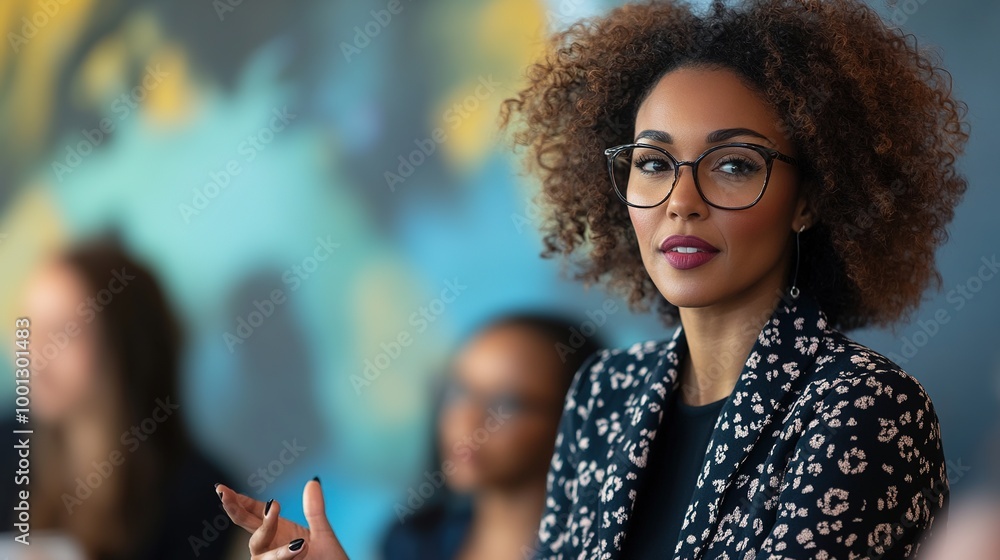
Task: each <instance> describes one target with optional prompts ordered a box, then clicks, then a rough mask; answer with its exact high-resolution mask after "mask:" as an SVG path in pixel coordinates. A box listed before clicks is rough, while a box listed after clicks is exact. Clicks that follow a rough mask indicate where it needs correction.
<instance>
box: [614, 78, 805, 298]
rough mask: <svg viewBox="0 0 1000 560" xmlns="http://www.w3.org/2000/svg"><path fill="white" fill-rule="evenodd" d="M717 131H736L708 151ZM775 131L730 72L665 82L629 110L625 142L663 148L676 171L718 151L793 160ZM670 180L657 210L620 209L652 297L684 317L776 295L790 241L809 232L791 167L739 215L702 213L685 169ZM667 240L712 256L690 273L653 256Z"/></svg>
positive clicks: (781, 165)
mask: <svg viewBox="0 0 1000 560" xmlns="http://www.w3.org/2000/svg"><path fill="white" fill-rule="evenodd" d="M727 129H746V130H745V131H737V132H736V133H735V134H732V135H726V138H724V139H720V140H718V141H714V142H709V141H708V140H707V138H706V137H707V136H708V135H709V134H712V133H717V131H721V130H727ZM780 130H781V123H780V120H779V118H778V116H777V115H776V114H775V113H774V112H773V111H772V110H771V109H770V108H769V107H768V106H767V105H766V104H765V103H764V102H763V101H761V99H760V98H759V97H758V96H757V95H756V94H755V92H754V91H753V90H751V89H749V88H748V87H747V86H746V85H745V84H744V83H743V82H742V81H741V80H740V79H739V78H738V77H737V75H736V74H735V73H733V72H732V71H729V70H724V69H702V68H679V69H676V70H674V71H671V72H669V73H667V74H665V75H664V76H663V77H662V78H661V79H660V81H659V82H658V83H657V84H656V86H655V87H654V89H653V90H652V92H651V93H650V94H649V96H648V97H647V98H646V99H645V100H644V101H643V103H642V104H641V105H640V106H639V110H638V112H637V115H636V120H635V134H636V139H635V140H634V141H635V142H641V143H649V144H653V145H657V146H660V147H662V148H665V149H666V150H667V151H668V152H669V153H670V154H671V155H673V156H674V158H675V159H677V160H678V161H693V160H694V159H695V158H697V157H698V156H699V155H701V153H702V152H704V151H705V150H706V149H707V148H709V147H711V146H715V145H718V144H723V143H727V142H751V143H755V144H760V145H763V146H767V147H772V148H775V149H777V150H778V151H779V152H781V153H783V154H785V155H789V156H792V157H795V156H796V155H797V154H796V153H795V150H794V147H793V145H792V144H791V142H789V140H788V139H786V138H785V137H784V136H783V135H782V134H781V133H780ZM649 131H654V132H653V134H650V132H649ZM750 131H752V132H750ZM662 133H665V134H662ZM717 135H718V133H717ZM665 140H669V141H665ZM702 165H704V163H703V164H702ZM680 170H681V171H680V177H679V179H678V181H677V184H676V186H675V187H674V189H673V192H672V193H671V194H670V197H669V198H668V199H667V200H666V201H665V202H664V203H663V204H661V205H659V206H656V207H653V208H634V207H631V206H630V207H629V215H630V217H631V220H632V226H633V228H634V229H635V234H636V237H637V238H638V242H639V252H640V253H641V255H642V261H643V264H644V265H645V267H646V270H647V271H648V273H649V275H650V277H651V278H652V280H653V283H654V284H656V287H657V288H658V289H659V291H660V293H661V294H663V296H664V297H665V298H666V299H667V301H669V302H670V303H672V304H674V305H676V306H678V307H681V308H684V307H705V306H710V305H722V306H726V305H727V304H729V305H733V306H740V304H741V302H745V301H748V299H752V298H755V297H768V294H770V295H772V296H773V295H774V294H775V293H776V292H777V291H778V290H780V289H782V288H783V287H784V286H785V279H786V278H787V276H786V274H787V273H788V270H789V269H788V268H787V267H788V266H789V264H790V260H791V257H792V255H791V249H792V245H791V236H792V233H793V232H794V231H796V230H797V229H798V227H799V226H801V225H806V226H807V227H808V224H809V223H811V222H810V221H809V219H808V214H807V210H806V204H805V199H804V197H800V191H799V188H798V180H799V178H798V174H797V172H796V169H795V167H794V166H793V165H790V164H788V163H786V162H783V161H779V160H774V162H773V163H772V166H771V176H770V179H769V181H768V183H767V190H766V191H765V192H764V196H763V198H761V199H760V201H758V202H757V204H755V205H754V206H751V207H750V208H747V209H744V210H720V209H718V208H715V207H713V206H709V205H708V204H707V203H706V202H705V201H704V200H702V198H701V197H700V196H699V194H698V191H697V190H696V189H695V184H694V179H693V176H692V173H691V167H690V166H683V167H681V168H680ZM672 235H690V236H697V237H699V238H701V239H702V240H704V241H705V242H707V243H708V244H710V245H711V246H713V247H714V248H715V250H714V251H712V250H709V251H707V254H706V255H705V256H706V257H707V260H705V259H701V260H702V264H700V265H697V266H694V267H693V268H684V267H683V264H681V265H680V266H678V264H679V261H681V260H682V259H685V258H688V257H678V255H676V254H673V255H668V252H666V251H664V250H662V249H661V245H662V244H663V242H664V241H665V240H666V239H667V238H668V237H670V236H672ZM681 251H684V249H681ZM700 251H701V250H699V252H700Z"/></svg>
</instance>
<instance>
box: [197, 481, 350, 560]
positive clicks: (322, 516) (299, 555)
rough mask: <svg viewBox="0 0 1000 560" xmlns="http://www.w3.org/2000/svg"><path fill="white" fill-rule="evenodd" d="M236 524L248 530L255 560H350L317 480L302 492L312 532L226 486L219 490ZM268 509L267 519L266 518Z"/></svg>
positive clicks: (274, 507)
mask: <svg viewBox="0 0 1000 560" xmlns="http://www.w3.org/2000/svg"><path fill="white" fill-rule="evenodd" d="M215 489H216V492H218V494H219V497H220V498H221V499H222V507H224V508H225V510H226V513H227V514H228V515H229V518H230V519H232V520H233V523H235V524H237V525H239V526H240V527H243V528H244V529H246V530H247V531H248V532H249V533H251V536H250V555H251V556H250V557H251V560H279V559H285V558H296V559H303V558H307V557H308V558H311V559H315V560H348V558H347V554H346V553H345V552H344V549H343V547H341V546H340V541H338V540H337V535H335V534H334V533H333V528H332V527H330V522H329V521H327V519H326V510H325V507H324V505H323V490H322V488H320V485H319V481H318V480H317V479H313V480H310V481H309V482H307V483H306V487H305V489H304V490H303V491H302V511H303V512H304V513H305V516H306V522H307V523H308V524H309V528H308V529H306V528H305V527H303V526H301V525H299V524H298V523H293V522H291V521H289V520H287V519H282V518H281V517H280V516H279V514H280V512H281V506H280V505H279V504H278V503H277V502H272V503H271V505H270V507H267V504H265V503H264V502H261V501H258V500H255V499H253V498H251V497H250V496H245V495H243V494H240V493H238V492H236V491H234V490H233V489H231V488H228V487H227V486H225V485H223V484H219V485H218V486H216V487H215ZM265 508H266V509H267V515H265V514H264V510H265Z"/></svg>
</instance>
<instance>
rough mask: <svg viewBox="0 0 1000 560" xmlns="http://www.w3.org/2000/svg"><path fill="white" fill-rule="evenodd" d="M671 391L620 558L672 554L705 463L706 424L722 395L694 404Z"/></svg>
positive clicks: (716, 412)
mask: <svg viewBox="0 0 1000 560" xmlns="http://www.w3.org/2000/svg"><path fill="white" fill-rule="evenodd" d="M680 393H681V391H674V392H673V393H672V394H671V397H670V398H671V400H672V401H673V402H671V403H670V404H669V406H667V407H666V414H665V416H664V418H663V422H662V423H661V425H660V427H659V429H658V430H657V434H656V437H655V438H654V439H653V442H652V449H651V450H650V457H649V465H648V468H650V469H652V470H651V471H650V473H656V476H653V477H649V478H648V479H647V481H646V482H645V484H643V486H642V489H641V490H640V491H639V495H638V497H637V498H636V504H635V511H634V512H633V517H632V519H633V522H632V525H631V526H630V529H629V533H628V537H627V538H626V539H625V544H624V547H625V549H626V550H625V554H624V556H623V558H660V557H664V556H666V557H672V556H673V552H674V546H675V545H676V544H677V539H678V535H679V534H680V530H681V524H682V523H683V521H684V513H685V512H686V511H687V509H688V504H690V503H691V495H692V493H693V492H694V485H695V481H697V480H698V473H699V472H701V468H702V466H703V465H704V464H705V451H706V450H707V449H708V440H709V439H711V437H712V428H713V427H714V426H715V420H716V418H718V416H719V411H720V410H722V405H723V404H725V403H726V399H719V400H717V401H715V402H712V403H708V404H705V405H700V406H692V405H689V404H685V403H684V401H683V400H682V399H681V398H680Z"/></svg>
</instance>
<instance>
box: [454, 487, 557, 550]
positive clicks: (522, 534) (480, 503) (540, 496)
mask: <svg viewBox="0 0 1000 560" xmlns="http://www.w3.org/2000/svg"><path fill="white" fill-rule="evenodd" d="M473 507H474V513H473V522H472V528H471V530H470V532H469V542H470V543H475V544H474V546H473V548H474V549H476V550H489V551H505V550H513V551H514V552H515V553H516V554H515V556H519V555H520V552H521V550H522V547H529V548H530V547H531V546H532V545H533V544H534V541H535V538H536V536H537V534H538V524H539V522H540V521H541V518H542V512H543V510H544V508H545V482H544V479H542V481H541V482H540V483H532V484H524V485H522V486H520V487H517V488H513V489H512V488H503V489H491V490H484V491H482V492H480V493H478V494H477V495H476V498H475V503H474V506H473ZM498 557H500V556H498ZM504 557H513V556H511V555H509V554H505V555H504Z"/></svg>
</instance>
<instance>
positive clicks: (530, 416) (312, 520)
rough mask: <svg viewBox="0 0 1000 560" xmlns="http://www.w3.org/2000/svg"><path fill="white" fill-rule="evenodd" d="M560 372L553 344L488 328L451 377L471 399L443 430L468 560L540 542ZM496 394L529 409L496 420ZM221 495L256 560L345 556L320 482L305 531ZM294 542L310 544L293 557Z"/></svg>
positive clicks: (240, 498) (311, 496)
mask: <svg viewBox="0 0 1000 560" xmlns="http://www.w3.org/2000/svg"><path fill="white" fill-rule="evenodd" d="M563 367H564V366H563V364H562V363H561V361H560V359H559V357H558V354H557V353H556V351H555V346H554V345H553V344H552V343H551V342H549V341H548V340H546V339H545V338H544V337H540V336H538V335H537V334H535V333H534V332H532V331H530V330H527V329H523V328H519V327H512V326H498V327H494V328H491V329H489V330H487V331H484V332H483V333H481V334H479V335H478V336H476V337H475V338H474V339H473V340H471V341H470V342H469V343H468V344H467V345H466V346H465V347H464V348H462V350H461V351H460V352H459V353H458V354H457V355H456V357H455V359H454V362H453V364H452V375H453V376H454V379H455V380H456V381H457V382H459V383H460V384H461V385H462V386H463V387H465V389H466V391H467V392H468V393H469V395H470V397H469V398H467V399H461V400H458V401H456V402H454V403H452V404H450V405H448V406H447V407H446V408H445V409H444V411H443V412H442V415H441V418H440V423H439V426H438V430H439V435H440V440H441V454H442V457H443V460H444V462H443V464H442V472H444V473H446V475H447V476H446V484H448V486H449V487H450V488H451V489H453V490H455V491H458V492H469V493H472V494H474V496H475V498H474V503H473V507H474V512H473V522H472V526H471V527H470V530H469V533H468V534H467V536H466V539H465V542H464V543H463V546H462V550H461V551H460V553H459V556H460V557H461V558H476V559H487V560H489V559H492V558H497V559H501V558H512V557H520V554H521V550H522V549H523V548H524V547H530V546H531V544H532V543H533V542H534V539H535V537H536V534H537V531H538V523H539V521H540V519H541V515H542V511H543V509H544V504H545V475H546V473H547V471H548V465H549V460H550V458H551V456H552V448H553V445H554V442H555V436H556V433H557V431H558V425H559V416H560V413H561V410H562V402H563V396H564V395H563V391H562V388H563V387H562V384H560V383H557V382H556V381H557V380H558V379H559V378H558V377H557V375H559V373H557V372H561V371H562V369H563ZM498 395H511V396H514V397H516V398H517V399H518V400H521V401H523V402H525V403H530V405H531V406H530V408H529V409H527V410H525V411H523V412H520V413H517V414H513V411H511V410H504V409H503V407H500V409H499V410H494V412H496V413H497V415H496V416H491V415H490V414H489V411H488V410H487V407H488V403H489V402H490V401H491V399H492V398H493V397H495V396H498ZM497 418H500V419H502V420H497ZM477 431H478V432H477ZM477 434H478V437H477ZM216 490H217V492H219V494H220V497H221V499H222V503H223V507H224V508H225V510H226V513H227V514H228V515H229V517H230V518H231V519H232V520H233V522H234V523H236V524H237V525H239V526H240V527H243V528H244V529H246V530H247V531H249V532H250V533H252V536H251V538H250V552H251V558H253V559H254V560H263V559H267V560H271V559H276V558H292V557H296V558H305V557H307V556H308V557H310V558H323V559H328V558H332V559H345V558H347V555H346V553H344V550H343V548H342V547H341V546H340V543H339V541H338V540H337V537H336V535H335V534H334V531H333V529H332V528H331V527H330V524H329V522H328V521H327V519H326V514H325V508H324V505H323V494H322V489H321V488H320V484H319V483H317V482H314V481H310V482H309V483H307V484H306V487H305V490H304V492H303V511H304V512H305V516H306V520H307V522H308V526H309V527H308V528H305V527H302V526H300V525H298V524H296V523H293V522H291V521H288V520H287V519H281V518H280V517H279V512H280V509H279V504H278V503H277V502H274V503H273V504H272V505H271V508H270V509H269V510H268V514H267V516H266V517H265V516H264V515H263V512H264V506H265V503H264V502H260V501H258V500H254V499H253V498H250V497H249V496H246V495H243V494H240V493H238V492H235V491H234V490H232V489H230V488H228V487H226V486H224V485H219V486H218V487H217V488H216ZM297 538H304V539H305V540H306V543H305V545H304V546H303V548H302V549H300V550H298V551H292V550H289V548H288V544H289V543H290V542H291V541H293V540H294V539H297Z"/></svg>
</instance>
